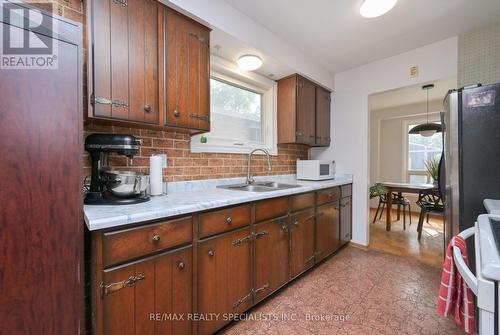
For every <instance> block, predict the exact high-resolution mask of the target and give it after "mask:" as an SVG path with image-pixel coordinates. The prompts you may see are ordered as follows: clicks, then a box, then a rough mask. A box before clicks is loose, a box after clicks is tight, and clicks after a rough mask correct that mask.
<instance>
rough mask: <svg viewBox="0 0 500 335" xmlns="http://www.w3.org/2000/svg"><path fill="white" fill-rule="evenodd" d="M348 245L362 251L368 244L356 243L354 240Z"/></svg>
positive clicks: (365, 249)
mask: <svg viewBox="0 0 500 335" xmlns="http://www.w3.org/2000/svg"><path fill="white" fill-rule="evenodd" d="M349 245H350V246H351V247H354V248H356V249H360V250H363V251H368V246H366V245H363V244H358V243H354V242H352V241H351V242H349Z"/></svg>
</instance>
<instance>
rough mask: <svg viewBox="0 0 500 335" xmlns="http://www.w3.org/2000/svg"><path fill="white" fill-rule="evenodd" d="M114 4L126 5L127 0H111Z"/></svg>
mask: <svg viewBox="0 0 500 335" xmlns="http://www.w3.org/2000/svg"><path fill="white" fill-rule="evenodd" d="M113 3H114V4H116V5H122V6H128V3H127V0H113Z"/></svg>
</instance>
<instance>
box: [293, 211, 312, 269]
mask: <svg viewBox="0 0 500 335" xmlns="http://www.w3.org/2000/svg"><path fill="white" fill-rule="evenodd" d="M314 218H315V213H314V209H313V208H312V209H309V210H306V211H303V212H300V213H297V214H293V215H291V216H290V278H295V277H297V276H298V275H300V274H301V273H302V272H304V271H306V270H307V269H309V268H310V267H312V266H313V265H314V239H315V236H314Z"/></svg>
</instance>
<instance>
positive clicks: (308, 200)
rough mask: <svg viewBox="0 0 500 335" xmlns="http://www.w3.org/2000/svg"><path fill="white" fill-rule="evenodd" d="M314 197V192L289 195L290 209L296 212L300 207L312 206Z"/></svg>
mask: <svg viewBox="0 0 500 335" xmlns="http://www.w3.org/2000/svg"><path fill="white" fill-rule="evenodd" d="M314 197H315V196H314V192H310V193H304V194H298V195H294V196H291V197H290V211H291V212H296V211H300V210H302V209H306V208H310V207H314Z"/></svg>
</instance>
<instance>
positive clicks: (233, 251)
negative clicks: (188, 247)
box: [197, 228, 253, 334]
mask: <svg viewBox="0 0 500 335" xmlns="http://www.w3.org/2000/svg"><path fill="white" fill-rule="evenodd" d="M252 239H253V237H252V235H251V232H250V228H244V229H240V230H237V231H233V232H230V233H227V234H222V235H218V236H215V237H212V238H209V239H206V240H204V241H200V242H199V244H198V276H197V277H198V285H197V288H198V313H199V315H200V316H202V317H203V320H200V321H199V322H198V333H199V334H212V333H214V332H215V331H216V330H218V329H220V328H221V327H222V326H223V325H224V324H226V323H228V322H229V321H231V320H230V317H231V315H233V314H235V313H241V312H243V311H244V310H246V309H247V308H248V307H250V306H251V305H252V303H253V291H252V284H251V245H252Z"/></svg>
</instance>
